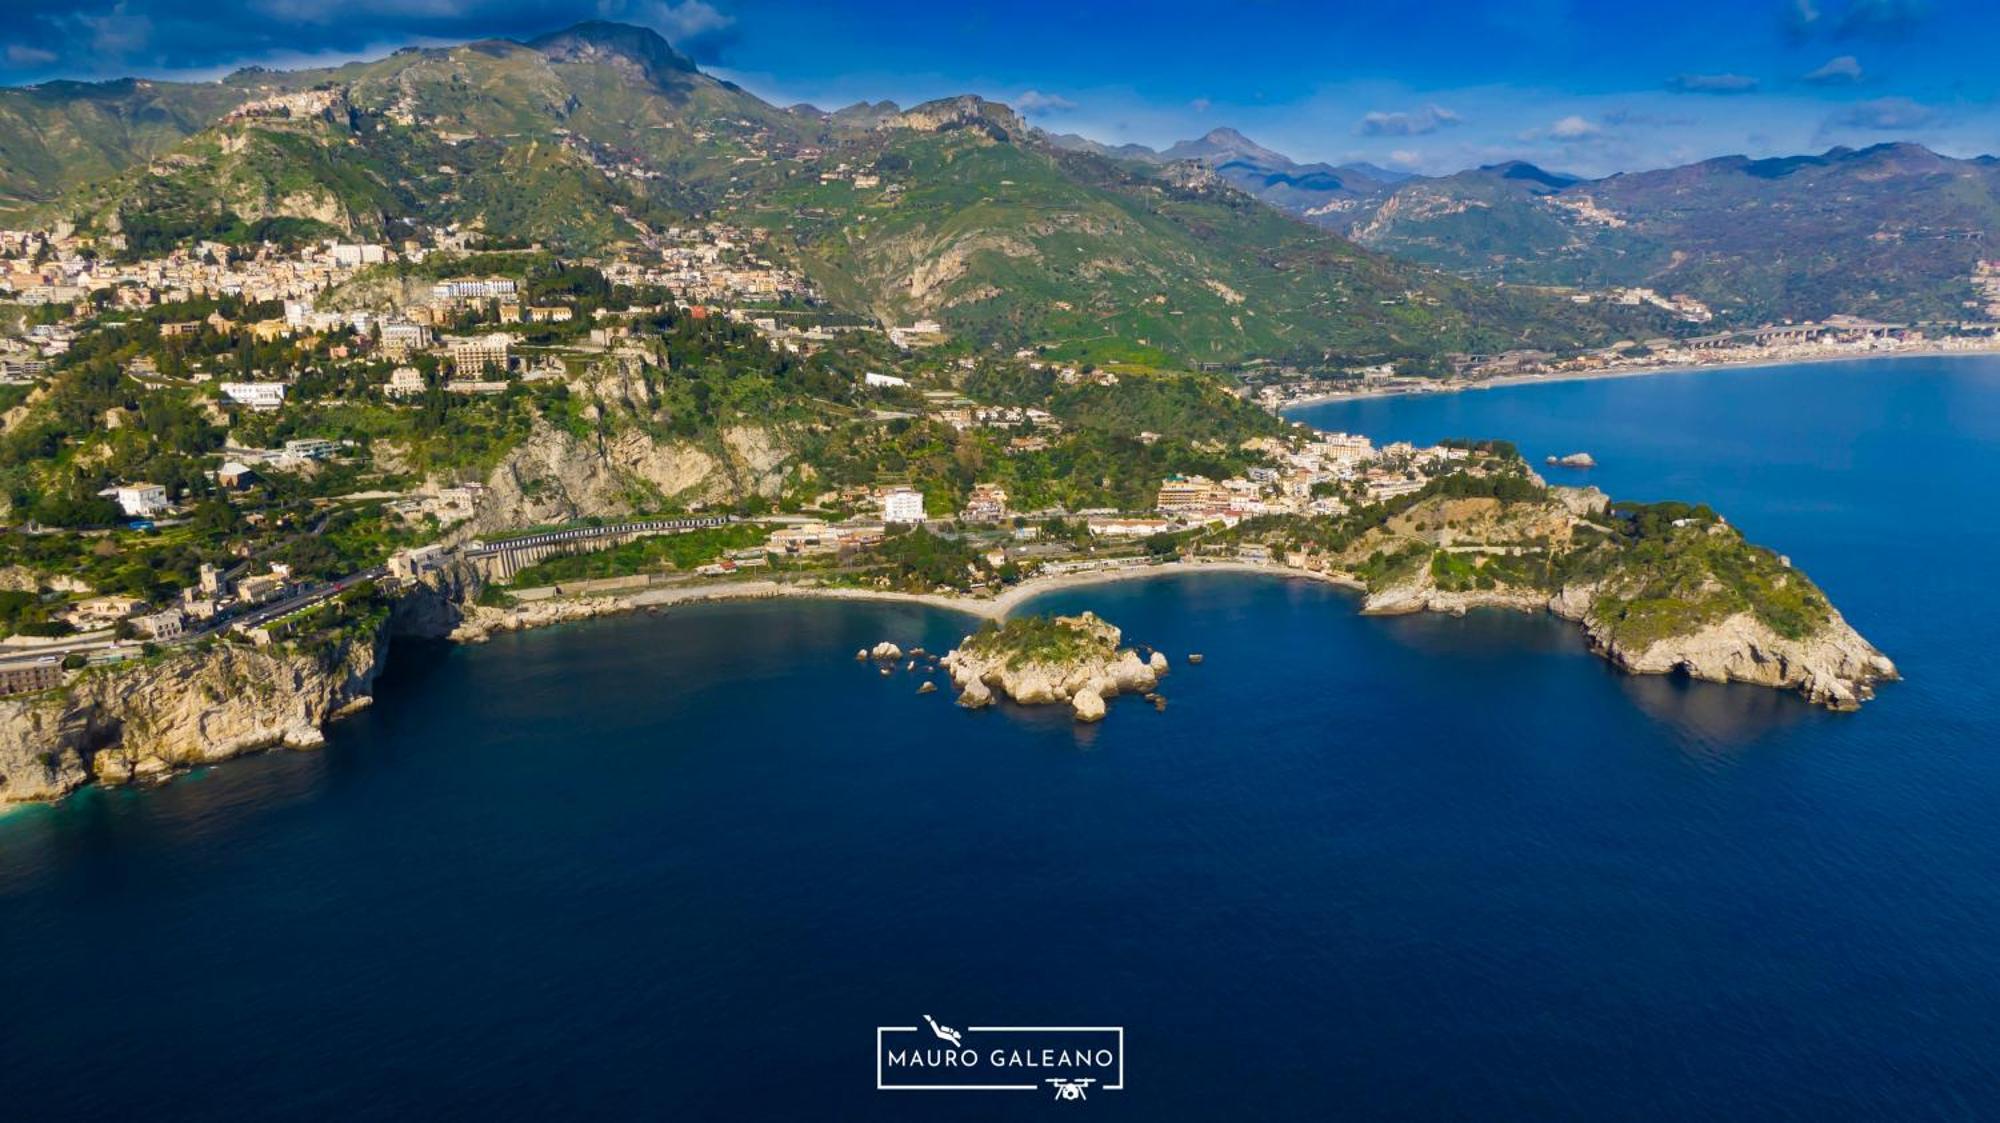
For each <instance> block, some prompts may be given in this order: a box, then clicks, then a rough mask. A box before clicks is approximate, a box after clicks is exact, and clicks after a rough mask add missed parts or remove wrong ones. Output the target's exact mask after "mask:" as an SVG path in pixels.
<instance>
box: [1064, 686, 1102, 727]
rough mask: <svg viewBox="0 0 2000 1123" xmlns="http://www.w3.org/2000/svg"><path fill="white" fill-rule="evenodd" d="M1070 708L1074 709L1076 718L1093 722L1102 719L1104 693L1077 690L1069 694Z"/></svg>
mask: <svg viewBox="0 0 2000 1123" xmlns="http://www.w3.org/2000/svg"><path fill="white" fill-rule="evenodd" d="M1069 705H1070V709H1071V710H1073V711H1075V713H1076V720H1078V721H1081V722H1085V723H1088V722H1093V721H1103V720H1104V695H1102V694H1099V693H1098V692H1097V691H1095V690H1090V689H1084V690H1079V691H1077V692H1076V693H1075V694H1072V695H1070V696H1069Z"/></svg>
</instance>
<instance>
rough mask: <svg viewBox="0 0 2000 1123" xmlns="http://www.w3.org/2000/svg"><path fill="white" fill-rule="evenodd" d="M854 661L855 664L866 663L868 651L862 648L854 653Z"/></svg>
mask: <svg viewBox="0 0 2000 1123" xmlns="http://www.w3.org/2000/svg"><path fill="white" fill-rule="evenodd" d="M854 661H855V662H857V663H866V662H867V661H868V649H867V648H865V647H864V648H862V649H861V650H859V651H857V652H855V653H854Z"/></svg>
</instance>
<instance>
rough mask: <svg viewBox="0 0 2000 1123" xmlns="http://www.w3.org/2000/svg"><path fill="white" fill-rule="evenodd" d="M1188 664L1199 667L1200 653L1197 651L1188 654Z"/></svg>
mask: <svg viewBox="0 0 2000 1123" xmlns="http://www.w3.org/2000/svg"><path fill="white" fill-rule="evenodd" d="M1188 662H1189V663H1190V664H1192V665H1194V666H1200V665H1201V652H1199V651H1197V652H1193V653H1191V654H1190V655H1189V656H1188Z"/></svg>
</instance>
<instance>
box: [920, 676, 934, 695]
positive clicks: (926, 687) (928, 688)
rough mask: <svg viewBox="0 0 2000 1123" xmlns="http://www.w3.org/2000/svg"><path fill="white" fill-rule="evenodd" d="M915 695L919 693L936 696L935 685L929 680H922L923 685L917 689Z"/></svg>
mask: <svg viewBox="0 0 2000 1123" xmlns="http://www.w3.org/2000/svg"><path fill="white" fill-rule="evenodd" d="M917 693H919V694H936V693H937V683H934V682H932V681H931V680H929V679H925V680H924V684H923V685H922V686H919V687H917Z"/></svg>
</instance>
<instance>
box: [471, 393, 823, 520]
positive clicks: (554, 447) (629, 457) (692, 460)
mask: <svg viewBox="0 0 2000 1123" xmlns="http://www.w3.org/2000/svg"><path fill="white" fill-rule="evenodd" d="M787 457H788V453H787V450H786V449H785V447H784V446H783V443H782V442H781V441H780V440H779V439H778V438H777V437H775V436H774V435H773V434H772V433H771V432H769V431H768V430H765V429H760V428H755V427H751V426H738V427H735V428H730V429H725V430H723V432H722V433H721V434H719V436H717V437H716V438H714V439H712V440H709V441H706V442H692V441H668V440H661V439H658V438H656V437H654V436H652V435H651V434H648V433H646V432H644V431H643V430H640V429H637V428H620V429H618V430H617V431H615V432H613V433H612V434H611V435H609V436H603V437H600V436H597V435H594V434H593V435H591V436H587V437H578V436H576V435H575V434H573V433H570V432H567V431H565V430H562V429H558V428H556V427H555V426H552V425H550V424H548V422H546V421H544V420H539V419H538V420H537V421H536V422H535V427H534V430H533V432H531V433H530V434H529V436H528V439H527V440H525V441H523V442H522V443H521V444H520V445H519V446H518V447H516V448H515V449H514V450H512V451H511V452H509V453H508V454H507V456H506V457H505V458H504V459H503V460H502V461H501V462H500V463H499V464H498V465H496V466H495V467H494V469H493V471H492V473H491V474H490V475H489V476H488V477H487V480H486V485H487V486H488V487H489V488H491V489H492V490H491V493H490V495H489V497H488V499H487V501H486V502H484V503H483V504H482V505H481V508H480V512H479V515H478V517H477V519H475V520H474V523H473V526H472V527H471V529H472V530H473V531H478V532H490V531H495V530H501V529H505V528H508V527H516V526H535V525H539V524H542V523H553V522H563V521H567V520H570V519H577V518H588V517H591V516H601V517H608V518H609V517H618V516H623V515H628V514H632V513H633V512H635V511H637V510H639V509H640V508H641V507H648V506H650V507H654V508H655V509H657V505H658V504H659V503H661V502H663V501H678V502H710V503H713V502H726V501H730V500H734V499H738V498H741V497H743V496H746V495H752V494H758V495H766V496H775V495H776V494H777V493H778V491H779V488H780V486H781V485H782V483H783V481H784V468H785V464H786V461H787Z"/></svg>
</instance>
